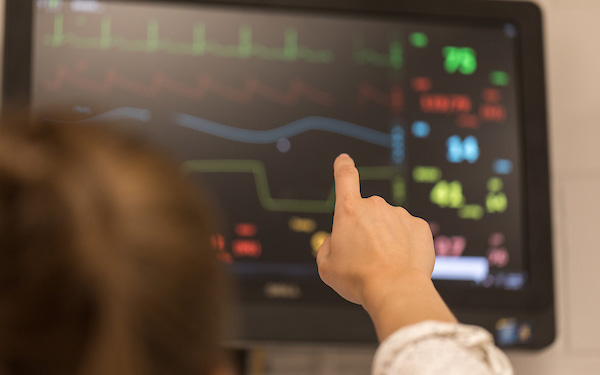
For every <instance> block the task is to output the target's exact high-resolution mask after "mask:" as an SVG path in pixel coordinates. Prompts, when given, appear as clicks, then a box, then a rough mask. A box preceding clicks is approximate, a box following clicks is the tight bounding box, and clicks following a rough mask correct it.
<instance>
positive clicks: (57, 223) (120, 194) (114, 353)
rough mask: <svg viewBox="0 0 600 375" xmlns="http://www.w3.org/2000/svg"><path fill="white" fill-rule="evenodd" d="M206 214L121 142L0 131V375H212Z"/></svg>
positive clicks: (216, 277) (64, 132)
mask: <svg viewBox="0 0 600 375" xmlns="http://www.w3.org/2000/svg"><path fill="white" fill-rule="evenodd" d="M206 212H207V210H206V207H205V205H204V204H203V203H202V200H201V199H200V197H199V194H198V192H197V191H196V189H194V188H193V187H192V186H191V185H190V184H189V183H188V182H187V181H186V180H185V179H184V178H183V176H182V175H181V174H180V172H179V170H178V168H177V166H176V165H175V163H172V162H170V161H168V160H167V159H166V158H165V157H162V156H160V155H159V154H157V153H156V152H155V151H154V150H152V149H150V148H149V147H148V146H145V145H144V144H142V143H140V142H138V141H134V140H132V139H131V138H130V137H126V136H123V135H119V134H118V133H115V132H113V131H109V130H107V129H105V128H102V127H99V126H92V125H89V124H64V123H63V124H57V123H46V124H42V123H39V122H38V123H33V124H31V123H29V122H27V123H23V122H21V123H20V124H19V126H18V127H14V126H13V127H9V128H7V127H6V126H4V128H2V129H0V373H3V372H5V373H7V374H38V373H44V374H68V373H77V374H90V375H95V374H98V375H105V374H126V375H128V374H142V373H144V374H152V373H156V374H159V373H160V374H163V373H176V374H205V373H207V372H209V371H212V370H213V369H214V367H215V365H216V364H217V361H218V360H219V359H220V356H219V355H220V353H219V351H218V349H217V340H218V338H219V334H220V322H221V318H220V316H221V314H222V306H221V305H222V304H221V300H222V292H223V290H222V277H221V275H220V273H219V266H218V265H217V264H216V260H215V254H214V252H213V251H212V249H211V247H210V234H211V233H212V228H211V224H210V221H209V219H208V218H207V216H206V215H207V214H206Z"/></svg>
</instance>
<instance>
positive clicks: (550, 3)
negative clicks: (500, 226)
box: [0, 0, 600, 375]
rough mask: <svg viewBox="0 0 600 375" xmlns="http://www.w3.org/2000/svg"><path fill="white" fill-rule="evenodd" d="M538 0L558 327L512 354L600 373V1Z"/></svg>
mask: <svg viewBox="0 0 600 375" xmlns="http://www.w3.org/2000/svg"><path fill="white" fill-rule="evenodd" d="M537 2H538V4H540V5H541V6H542V7H543V9H544V12H545V22H546V25H545V26H546V27H545V29H546V52H547V53H546V55H547V77H548V87H549V96H548V99H549V108H550V143H551V160H552V191H553V201H552V203H553V210H554V223H555V224H554V226H555V231H554V238H555V265H556V291H557V309H558V331H559V332H558V338H557V341H556V343H555V344H554V345H553V346H552V347H550V348H549V349H547V350H545V351H542V352H539V353H511V354H510V357H511V360H512V361H513V364H514V366H515V369H516V372H517V374H545V375H564V374H578V375H586V374H590V375H592V374H599V373H600V291H599V289H598V288H599V287H600V1H598V0H538V1H537ZM3 14H4V0H0V16H1V17H0V19H3ZM1 28H2V29H3V26H2V27H1ZM596 246H598V247H596ZM263 354H265V353H264V352H257V353H255V356H254V358H255V360H256V361H255V363H254V365H253V366H252V367H253V368H254V371H252V372H253V373H259V372H262V371H261V369H262V368H265V367H266V371H267V373H269V374H276V375H286V374H290V375H291V374H298V375H300V374H302V375H309V374H310V375H318V374H322V375H325V374H327V375H334V374H343V375H351V374H359V373H362V374H367V373H368V368H369V361H370V355H371V353H370V352H368V351H357V350H352V351H348V350H341V349H340V350H322V349H315V348H296V349H294V350H286V349H281V348H279V349H270V350H267V351H266V356H263Z"/></svg>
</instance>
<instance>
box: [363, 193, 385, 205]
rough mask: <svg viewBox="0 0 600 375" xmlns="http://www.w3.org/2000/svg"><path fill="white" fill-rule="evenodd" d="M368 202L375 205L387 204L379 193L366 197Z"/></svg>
mask: <svg viewBox="0 0 600 375" xmlns="http://www.w3.org/2000/svg"><path fill="white" fill-rule="evenodd" d="M367 200H368V201H369V202H371V203H372V204H374V205H377V206H388V203H387V202H386V201H385V199H383V198H382V197H380V196H379V195H373V196H370V197H369V198H367Z"/></svg>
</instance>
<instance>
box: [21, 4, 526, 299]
mask: <svg viewBox="0 0 600 375" xmlns="http://www.w3.org/2000/svg"><path fill="white" fill-rule="evenodd" d="M34 22H35V28H34V54H33V73H34V74H33V92H32V95H33V96H32V99H33V102H32V103H33V108H34V109H45V108H55V107H57V106H65V105H68V106H69V108H70V109H72V110H73V111H75V112H77V113H78V114H79V117H80V118H81V121H89V120H107V121H111V122H112V121H114V122H123V123H129V125H128V126H134V127H135V128H136V129H138V130H139V131H142V132H144V133H147V134H149V135H150V136H151V137H152V138H153V139H155V140H156V142H158V143H160V144H161V145H162V146H164V147H165V149H167V150H168V151H169V152H171V153H172V154H173V155H174V156H175V157H176V158H177V159H178V160H179V161H180V162H181V163H182V168H183V170H184V172H185V173H187V174H189V175H190V177H191V178H193V179H199V180H201V181H202V182H203V183H204V185H205V186H206V187H207V188H208V190H209V192H210V194H211V197H212V199H215V200H216V201H217V202H218V206H219V207H221V208H222V212H224V225H223V226H222V228H223V230H222V233H218V234H216V235H215V237H214V241H213V242H214V244H215V246H216V247H217V248H218V249H219V250H220V255H219V256H220V258H221V259H222V260H223V261H224V262H225V263H227V264H230V265H231V269H232V271H233V272H234V274H236V275H237V276H239V277H240V278H242V279H246V278H248V279H261V280H273V281H277V280H296V281H298V282H314V281H318V275H317V268H316V264H315V259H314V256H315V254H316V251H317V249H318V247H319V245H320V244H321V242H322V241H323V239H324V238H325V237H326V236H327V235H328V234H329V233H330V231H331V220H332V214H333V209H334V202H335V195H334V193H333V180H332V162H333V160H334V158H335V157H336V156H337V155H338V154H340V153H342V152H346V153H349V154H350V155H351V156H353V157H354V158H355V160H356V164H357V166H358V169H359V173H360V177H361V180H362V182H361V186H362V194H363V196H370V195H380V196H382V197H384V198H385V199H386V200H387V201H388V202H389V203H391V204H394V205H400V206H404V207H405V208H407V209H408V210H409V211H410V212H411V213H412V214H413V215H416V216H420V217H422V218H425V219H426V220H427V221H429V222H430V224H431V228H432V231H433V233H434V235H435V249H436V253H437V256H438V260H437V265H436V268H435V271H434V274H433V278H434V279H436V280H451V281H452V282H454V283H455V284H456V285H462V286H470V287H481V288H485V287H488V288H509V289H518V288H521V287H522V286H523V285H524V283H525V281H526V280H527V267H526V264H525V263H524V261H523V260H524V259H523V251H524V249H523V228H522V220H521V217H522V213H521V196H520V189H519V186H520V184H521V183H522V181H521V178H520V175H521V163H520V158H521V156H520V154H519V150H520V142H521V139H520V135H519V108H518V105H517V102H518V98H517V96H518V95H517V83H518V82H517V81H516V80H515V77H516V76H517V74H518V72H517V70H516V67H515V62H516V56H515V53H516V49H515V43H516V39H517V38H518V29H517V28H516V26H515V25H512V24H510V23H502V22H497V23H487V24H465V23H464V22H462V23H461V22H452V23H439V22H431V21H428V22H424V21H421V20H413V19H400V20H398V19H394V20H390V19H385V18H381V17H378V18H373V17H360V16H356V15H352V16H348V15H343V16H341V15H334V14H318V15H315V14H310V13H298V12H289V11H288V12H281V11H271V12H264V11H258V10H253V9H224V8H219V7H215V6H206V5H205V6H197V5H196V6H189V5H188V6H182V5H170V4H147V3H146V4H136V3H122V2H115V3H109V4H100V3H97V2H90V1H85V2H82V1H71V2H61V1H39V2H38V7H37V9H36V13H35V21H34ZM57 120H60V119H57ZM131 123H133V124H131Z"/></svg>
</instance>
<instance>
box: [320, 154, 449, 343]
mask: <svg viewBox="0 0 600 375" xmlns="http://www.w3.org/2000/svg"><path fill="white" fill-rule="evenodd" d="M334 178H335V192H336V203H335V214H334V219H333V230H332V234H331V237H329V238H327V239H326V240H325V241H324V242H323V245H322V246H321V247H320V249H319V251H318V253H317V264H318V267H319V275H320V276H321V279H322V280H323V282H325V283H326V284H327V285H329V286H330V287H331V288H333V289H334V290H335V291H336V292H338V293H339V294H340V295H341V296H342V297H344V298H345V299H347V300H348V301H351V302H354V303H357V304H361V305H363V306H364V307H365V309H366V310H367V311H368V312H369V313H370V314H371V317H372V318H373V319H374V321H375V325H376V326H377V325H378V315H379V314H380V313H381V312H382V311H386V310H388V309H389V307H390V306H395V305H396V304H397V302H398V301H397V300H398V299H400V302H403V303H406V302H409V301H411V300H414V299H416V300H414V301H412V302H409V303H411V304H412V303H416V305H414V307H415V308H416V311H408V312H407V313H406V314H404V315H405V316H404V317H398V319H403V318H407V320H406V321H409V322H413V320H414V318H416V316H417V315H418V314H419V313H420V312H421V311H420V309H421V308H423V309H427V308H428V306H423V303H422V302H423V300H426V302H427V303H433V304H435V305H436V306H429V307H434V310H435V309H439V308H440V306H439V304H440V302H441V304H442V305H443V308H441V311H440V312H441V313H442V314H441V315H440V316H439V317H438V320H451V321H453V320H454V317H453V316H452V314H450V312H449V311H448V310H447V308H446V306H445V304H444V303H443V301H441V298H439V295H438V294H437V292H436V291H435V288H433V284H432V283H431V273H432V271H433V266H434V262H435V251H434V248H433V236H432V234H431V230H430V228H429V224H427V222H426V221H425V220H423V219H420V218H416V217H414V216H412V215H411V214H410V213H408V212H407V211H406V210H405V209H404V208H401V207H393V206H391V205H389V204H387V203H386V202H385V200H384V199H383V198H381V197H370V198H362V197H361V194H360V180H359V176H358V170H357V169H356V167H355V165H354V161H353V160H352V159H351V158H350V157H349V156H348V155H346V154H342V155H340V156H339V157H338V158H337V159H336V161H335V164H334ZM417 300H418V301H417ZM404 307H406V306H404ZM413 315H414V316H413ZM423 316H427V314H424V315H423ZM430 318H432V319H436V316H433V317H431V316H430ZM398 319H397V320H398ZM384 320H386V319H384ZM403 322H404V321H403ZM402 324H403V325H404V323H402ZM378 331H381V330H380V329H379V327H378ZM386 333H387V332H384V333H381V332H380V337H381V336H382V335H383V336H385V335H386Z"/></svg>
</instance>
